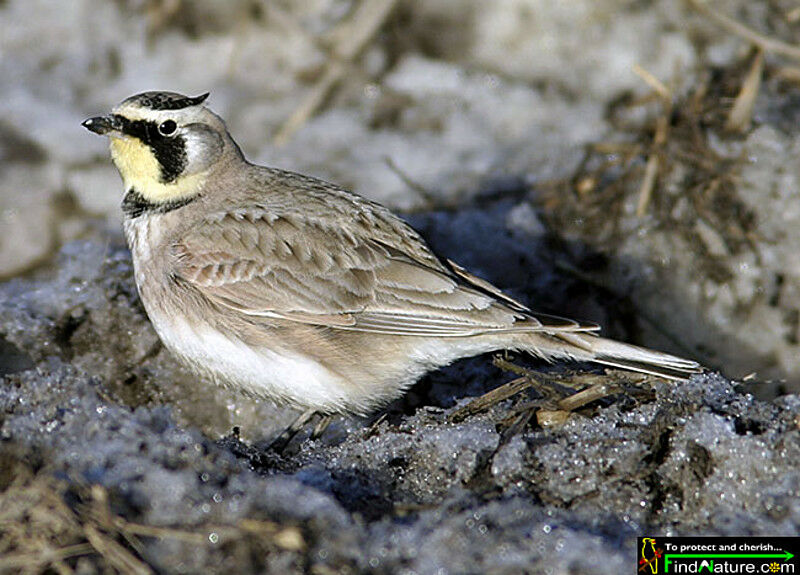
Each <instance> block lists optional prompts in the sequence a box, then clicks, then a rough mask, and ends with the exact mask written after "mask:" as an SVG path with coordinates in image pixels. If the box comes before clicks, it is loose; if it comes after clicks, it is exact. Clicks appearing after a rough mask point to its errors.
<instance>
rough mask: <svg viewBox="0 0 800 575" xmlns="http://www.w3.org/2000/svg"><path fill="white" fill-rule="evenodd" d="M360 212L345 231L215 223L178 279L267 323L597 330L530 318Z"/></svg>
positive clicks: (187, 241)
mask: <svg viewBox="0 0 800 575" xmlns="http://www.w3.org/2000/svg"><path fill="white" fill-rule="evenodd" d="M362 207H363V208H366V207H369V208H370V209H371V210H372V211H371V212H370V213H369V214H367V215H365V214H364V213H356V214H354V215H353V217H352V219H350V220H349V221H348V222H347V223H346V224H345V225H342V223H341V220H337V221H334V219H335V218H332V217H331V218H327V217H325V216H324V215H320V214H319V213H315V214H314V217H313V219H312V218H311V217H306V216H304V215H303V214H299V213H292V214H281V213H276V210H275V209H273V210H270V209H268V207H266V206H257V205H255V206H250V207H247V208H235V209H229V210H227V211H225V212H221V213H215V214H211V215H210V216H208V218H207V219H206V220H205V221H204V222H203V223H202V224H201V225H198V226H194V227H193V228H191V229H190V230H189V231H188V232H187V233H184V234H183V235H182V236H181V238H180V239H179V240H177V241H175V242H174V244H173V246H172V247H173V255H174V273H175V275H176V276H177V277H179V278H181V279H182V280H184V281H186V282H188V283H189V284H191V285H193V286H194V287H195V288H196V289H197V290H198V291H199V292H200V293H201V294H202V295H203V296H204V297H206V298H207V299H208V300H210V301H211V302H213V303H215V304H217V305H219V306H222V307H225V308H228V309H229V310H232V311H235V312H237V313H241V314H243V315H245V316H248V317H250V318H264V319H265V320H266V319H269V318H272V319H275V318H278V319H282V320H288V321H296V322H300V323H306V324H314V325H319V326H327V327H336V328H340V329H349V330H358V331H364V332H372V333H382V334H396V335H425V336H451V337H454V336H468V335H476V334H479V333H485V332H490V331H517V330H522V329H524V330H552V329H556V330H563V331H589V330H593V329H595V327H594V326H589V325H584V324H578V323H577V322H573V321H571V320H564V319H561V318H551V317H549V316H541V317H536V316H534V314H533V313H532V312H530V310H528V308H526V307H525V306H524V305H522V304H521V303H519V302H517V301H515V300H513V299H511V298H510V297H508V296H506V295H505V294H503V293H502V292H500V290H498V289H497V288H495V287H494V286H492V285H491V284H489V283H488V282H486V281H484V280H481V279H479V278H476V277H475V276H472V275H471V274H469V273H468V272H466V271H465V270H464V269H463V268H460V267H458V266H456V265H455V264H451V267H446V266H445V265H444V264H442V263H441V262H440V261H439V260H438V259H437V258H436V257H435V256H433V254H432V253H431V252H430V250H429V249H428V248H427V246H426V245H425V243H424V241H423V240H422V239H421V238H420V237H419V236H418V235H417V234H416V232H414V231H413V230H412V229H411V228H410V227H408V226H407V225H406V224H405V223H403V222H402V221H401V220H399V219H397V218H395V217H394V216H392V215H391V214H390V213H389V212H388V211H385V210H382V208H378V207H377V206H374V205H373V204H365V205H364V206H362ZM279 211H280V210H277V212H279ZM340 215H341V214H339V215H337V217H339V216H340ZM367 216H369V217H367Z"/></svg>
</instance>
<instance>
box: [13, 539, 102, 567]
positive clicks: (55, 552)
mask: <svg viewBox="0 0 800 575" xmlns="http://www.w3.org/2000/svg"><path fill="white" fill-rule="evenodd" d="M93 552H94V549H93V547H92V546H91V545H89V544H88V543H78V544H77V545H68V546H67V547H61V548H60V549H52V550H50V549H48V550H43V551H36V552H24V553H14V554H9V555H5V556H4V557H0V572H3V573H5V572H6V571H7V570H11V569H17V568H23V567H27V568H31V567H34V566H44V565H49V564H50V563H53V562H55V561H60V560H62V559H69V558H70V557H77V556H79V555H89V554H91V553H93Z"/></svg>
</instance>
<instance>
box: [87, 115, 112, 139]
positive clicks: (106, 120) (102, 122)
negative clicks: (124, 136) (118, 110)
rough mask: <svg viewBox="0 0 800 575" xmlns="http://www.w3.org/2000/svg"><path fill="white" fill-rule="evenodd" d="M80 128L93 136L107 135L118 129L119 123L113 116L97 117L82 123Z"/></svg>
mask: <svg viewBox="0 0 800 575" xmlns="http://www.w3.org/2000/svg"><path fill="white" fill-rule="evenodd" d="M81 126H83V127H84V128H86V129H87V130H89V131H90V132H94V133H95V134H100V135H101V136H102V135H103V134H107V133H109V132H113V131H118V130H119V129H120V126H119V122H117V120H116V118H114V116H97V117H95V118H89V119H88V120H86V121H84V122H83V123H82V124H81Z"/></svg>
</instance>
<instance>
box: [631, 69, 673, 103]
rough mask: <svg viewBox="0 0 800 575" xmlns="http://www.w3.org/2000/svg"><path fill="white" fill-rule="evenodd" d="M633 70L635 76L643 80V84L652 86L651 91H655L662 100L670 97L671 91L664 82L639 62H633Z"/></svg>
mask: <svg viewBox="0 0 800 575" xmlns="http://www.w3.org/2000/svg"><path fill="white" fill-rule="evenodd" d="M633 71H634V73H635V74H636V75H637V76H639V77H640V78H641V79H642V80H644V82H645V84H647V85H648V86H650V88H652V89H653V91H654V92H656V93H657V94H658V95H659V96H660V97H661V98H662V99H663V100H666V101H670V100H671V99H672V91H671V90H670V89H669V88H667V86H666V85H665V84H664V82H662V81H661V80H659V79H658V78H656V77H655V76H654V75H653V74H651V73H650V72H649V71H648V70H645V69H644V68H643V67H642V66H640V65H639V64H634V65H633Z"/></svg>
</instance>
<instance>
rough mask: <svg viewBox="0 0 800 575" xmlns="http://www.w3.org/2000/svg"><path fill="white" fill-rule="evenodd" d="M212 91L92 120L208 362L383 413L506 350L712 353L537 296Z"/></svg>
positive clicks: (158, 293)
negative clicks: (216, 107) (548, 304)
mask: <svg viewBox="0 0 800 575" xmlns="http://www.w3.org/2000/svg"><path fill="white" fill-rule="evenodd" d="M207 98H208V93H205V94H202V95H200V96H195V97H192V96H186V95H182V94H179V93H175V92H164V91H150V92H143V93H140V94H137V95H134V96H131V97H129V98H127V99H125V100H123V101H122V102H121V103H119V104H118V105H116V106H115V107H114V108H113V109H112V111H111V112H110V113H109V114H107V115H104V116H96V117H92V118H89V119H87V120H85V121H84V122H83V124H82V125H83V126H84V127H85V128H87V129H88V130H90V131H92V132H94V133H96V134H100V135H105V136H108V138H109V147H110V153H111V158H112V160H113V163H114V164H115V165H116V167H117V169H118V171H119V173H120V175H121V177H122V182H123V193H124V196H123V199H122V212H123V229H124V234H125V238H126V241H127V244H128V246H129V248H130V251H131V255H132V260H133V269H134V278H135V282H136V286H137V288H138V292H139V296H140V299H141V301H142V303H143V305H144V308H145V311H146V312H147V315H148V317H149V319H150V321H151V323H152V325H153V327H154V328H155V331H156V332H157V334H158V336H159V337H160V339H161V341H162V342H163V344H164V345H165V347H166V348H167V349H168V350H169V351H170V352H171V353H172V354H174V356H175V357H176V358H177V359H178V360H179V361H180V362H182V363H183V364H185V365H187V366H188V367H189V368H191V369H192V370H193V371H194V372H196V373H198V374H199V375H200V376H203V377H204V378H206V379H208V380H210V381H212V382H213V383H216V384H218V385H222V386H225V387H229V388H234V389H237V390H240V391H242V392H244V393H246V394H249V395H251V396H255V397H259V398H266V399H269V400H272V401H273V402H274V403H276V404H278V405H286V404H288V405H291V406H294V407H295V408H300V409H305V410H307V411H314V412H317V413H320V414H328V415H332V414H349V415H368V414H370V413H371V412H374V411H376V410H378V409H380V408H382V407H384V406H386V405H387V404H388V403H390V402H391V401H393V400H395V399H397V398H399V397H400V396H402V395H403V394H404V392H405V391H407V390H408V389H409V388H410V387H411V386H412V385H413V384H414V383H415V382H416V381H417V380H418V379H419V378H420V377H422V376H423V375H424V374H425V373H427V372H429V371H432V370H435V369H437V368H440V367H443V366H445V365H448V364H450V363H452V362H454V361H455V360H457V359H460V358H463V357H469V356H475V355H479V354H482V353H486V352H493V351H499V350H512V351H517V352H527V353H529V354H531V355H533V356H536V357H539V358H543V359H545V360H548V361H557V360H575V361H588V362H595V363H598V364H603V365H606V366H613V367H616V368H623V369H627V370H632V371H636V372H643V373H646V374H652V375H656V376H660V377H664V378H667V379H673V380H682V379H687V378H689V377H690V376H691V374H693V373H696V372H698V371H700V365H699V364H698V363H696V362H695V361H692V360H689V359H684V358H681V357H677V356H674V355H670V354H667V353H662V352H659V351H653V350H650V349H646V348H643V347H637V346H634V345H631V344H627V343H622V342H618V341H615V340H612V339H607V338H603V337H600V336H599V335H598V330H599V327H598V326H597V325H595V324H592V323H586V322H580V321H574V320H571V319H566V318H561V317H556V316H552V315H547V314H542V313H537V312H534V311H533V310H531V309H529V308H528V307H527V306H526V305H523V304H522V303H521V302H519V301H517V300H516V299H514V298H512V297H510V296H509V295H507V294H505V293H503V292H502V291H501V290H500V289H498V288H496V287H495V286H494V285H492V284H491V283H489V282H488V281H486V280H484V279H481V278H479V277H477V276H475V275H473V274H471V273H470V272H469V271H467V270H466V269H464V268H463V267H461V266H459V265H458V264H456V263H455V262H453V261H451V260H447V259H442V258H439V257H438V256H437V255H435V254H434V252H433V251H432V250H431V248H430V247H429V246H428V245H427V244H426V242H425V240H424V239H423V238H422V237H421V236H420V234H419V233H417V232H416V231H415V230H414V229H413V228H412V227H411V226H410V225H409V224H408V223H406V222H405V221H404V220H402V219H401V218H400V217H398V216H396V215H394V214H393V213H392V212H391V211H390V210H388V209H387V208H385V207H383V206H382V205H380V204H378V203H375V202H372V201H370V200H368V199H366V198H364V197H362V196H359V195H357V194H355V193H352V192H349V191H347V190H345V189H344V188H342V187H339V186H337V185H335V184H331V183H328V182H325V181H323V180H320V179H317V178H313V177H309V176H306V175H301V174H298V173H294V172H290V171H286V170H281V169H277V168H272V167H264V166H259V165H256V164H253V163H250V162H249V161H248V160H246V159H245V157H244V154H243V153H242V151H241V149H240V148H239V146H238V145H237V144H236V142H235V141H234V140H233V138H232V137H231V135H230V133H229V132H228V129H227V127H226V124H225V122H224V121H223V119H222V118H221V117H219V116H218V115H216V114H215V113H214V112H212V111H211V110H210V109H209V108H208V107H207V106H206V105H205V101H206V99H207Z"/></svg>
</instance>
